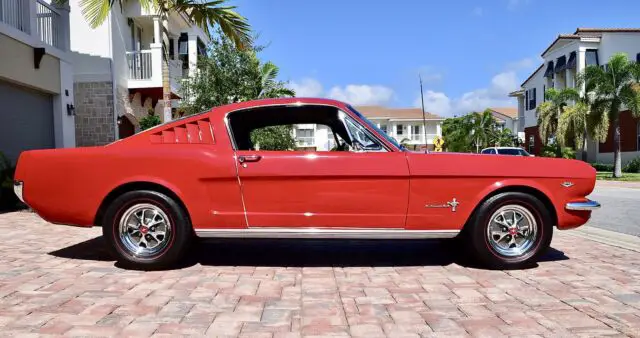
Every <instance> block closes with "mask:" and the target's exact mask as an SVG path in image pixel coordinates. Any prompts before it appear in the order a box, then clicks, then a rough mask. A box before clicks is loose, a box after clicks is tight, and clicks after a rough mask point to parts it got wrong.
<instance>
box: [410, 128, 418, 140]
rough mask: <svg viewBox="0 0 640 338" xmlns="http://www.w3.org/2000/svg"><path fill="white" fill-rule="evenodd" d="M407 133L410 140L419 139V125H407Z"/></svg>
mask: <svg viewBox="0 0 640 338" xmlns="http://www.w3.org/2000/svg"><path fill="white" fill-rule="evenodd" d="M409 134H410V136H409V137H410V138H411V140H412V141H420V126H419V125H411V126H409Z"/></svg>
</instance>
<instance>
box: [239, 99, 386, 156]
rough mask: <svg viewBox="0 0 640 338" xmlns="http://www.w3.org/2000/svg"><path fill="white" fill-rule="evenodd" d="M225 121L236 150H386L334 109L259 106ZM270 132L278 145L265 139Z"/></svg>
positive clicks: (353, 122)
mask: <svg viewBox="0 0 640 338" xmlns="http://www.w3.org/2000/svg"><path fill="white" fill-rule="evenodd" d="M228 119H229V128H230V129H231V135H232V137H233V141H234V146H235V148H236V149H237V150H260V151H270V150H276V151H287V150H288V151H386V149H385V148H384V147H383V145H382V144H381V143H380V142H379V141H378V139H377V138H376V137H375V136H373V134H371V133H370V132H369V131H368V130H367V129H366V128H364V127H363V126H362V125H361V124H360V123H359V122H356V121H355V120H354V119H352V118H351V117H349V116H348V115H347V114H346V113H345V112H342V111H340V110H338V109H337V108H335V107H330V106H311V105H310V106H300V107H291V106H270V107H259V108H252V109H246V110H242V111H237V112H233V113H231V114H229V116H228ZM263 131H264V132H263ZM287 131H288V133H290V135H291V137H292V138H293V143H292V142H291V139H290V138H288V137H287V136H288V135H287ZM269 133H272V134H276V135H279V137H280V139H281V142H272V138H271V137H266V138H265V136H264V135H265V134H266V135H268V134H269ZM260 135H262V137H260ZM283 135H284V136H283Z"/></svg>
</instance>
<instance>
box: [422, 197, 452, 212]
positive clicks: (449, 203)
mask: <svg viewBox="0 0 640 338" xmlns="http://www.w3.org/2000/svg"><path fill="white" fill-rule="evenodd" d="M458 205H460V202H458V201H457V200H456V199H455V198H454V199H453V201H449V202H447V203H446V204H427V205H425V206H424V207H425V208H451V211H452V212H455V211H456V208H457V207H458Z"/></svg>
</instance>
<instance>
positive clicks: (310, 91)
mask: <svg viewBox="0 0 640 338" xmlns="http://www.w3.org/2000/svg"><path fill="white" fill-rule="evenodd" d="M289 87H290V88H291V89H293V90H294V91H295V92H296V96H298V97H318V96H322V93H323V92H324V89H323V88H322V84H320V82H318V80H316V79H312V78H304V79H302V80H300V82H296V81H291V82H290V83H289Z"/></svg>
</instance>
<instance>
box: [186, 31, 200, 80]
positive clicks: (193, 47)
mask: <svg viewBox="0 0 640 338" xmlns="http://www.w3.org/2000/svg"><path fill="white" fill-rule="evenodd" d="M188 53H189V60H188V62H189V76H190V77H192V76H194V75H195V71H196V67H197V66H198V36H197V35H192V34H189V41H188Z"/></svg>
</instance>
